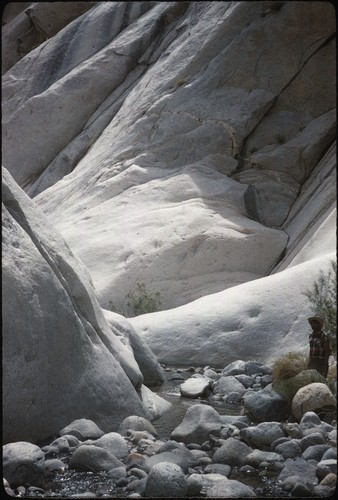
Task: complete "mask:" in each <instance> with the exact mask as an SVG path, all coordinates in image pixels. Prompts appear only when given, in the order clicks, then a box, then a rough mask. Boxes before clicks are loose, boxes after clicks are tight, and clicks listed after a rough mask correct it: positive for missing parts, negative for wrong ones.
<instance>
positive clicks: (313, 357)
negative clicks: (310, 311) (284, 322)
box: [308, 316, 331, 378]
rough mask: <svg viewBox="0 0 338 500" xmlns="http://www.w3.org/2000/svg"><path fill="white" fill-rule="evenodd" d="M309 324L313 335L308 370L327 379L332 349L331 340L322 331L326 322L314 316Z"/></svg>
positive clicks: (310, 339)
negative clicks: (314, 371)
mask: <svg viewBox="0 0 338 500" xmlns="http://www.w3.org/2000/svg"><path fill="white" fill-rule="evenodd" d="M308 322H309V323H310V326H311V328H312V333H311V334H310V337H309V343H310V357H309V363H308V369H314V370H317V372H318V373H320V374H321V375H323V377H325V378H326V377H327V372H328V369H329V356H330V352H331V349H330V341H329V338H328V336H327V335H326V333H324V332H323V330H322V328H323V324H324V320H323V318H320V317H319V316H312V317H311V318H308Z"/></svg>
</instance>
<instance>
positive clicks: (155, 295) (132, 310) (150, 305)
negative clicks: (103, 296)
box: [109, 282, 162, 318]
mask: <svg viewBox="0 0 338 500" xmlns="http://www.w3.org/2000/svg"><path fill="white" fill-rule="evenodd" d="M124 303H125V305H124V306H123V307H122V308H120V307H116V306H115V305H114V304H113V302H112V301H111V300H110V301H109V304H110V310H111V311H113V312H116V313H118V314H121V315H122V316H125V317H126V318H130V317H132V316H140V315H141V314H147V313H151V312H156V311H159V309H160V306H161V304H162V300H161V294H160V292H151V291H150V290H147V289H146V286H145V284H144V283H139V282H137V283H136V290H134V291H130V292H128V293H127V295H126V298H125V301H124Z"/></svg>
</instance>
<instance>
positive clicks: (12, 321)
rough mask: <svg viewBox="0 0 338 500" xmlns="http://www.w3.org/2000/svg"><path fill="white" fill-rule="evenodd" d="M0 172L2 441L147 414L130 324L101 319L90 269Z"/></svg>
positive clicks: (149, 363)
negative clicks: (130, 341) (81, 422)
mask: <svg viewBox="0 0 338 500" xmlns="http://www.w3.org/2000/svg"><path fill="white" fill-rule="evenodd" d="M2 174H3V183H2V187H3V190H2V201H3V214H2V216H3V219H2V220H3V245H2V271H3V272H2V298H3V301H2V312H3V321H2V333H3V337H2V338H3V364H2V375H3V379H2V382H3V386H2V387H3V439H4V441H5V442H8V441H15V440H29V441H33V442H34V441H35V440H37V439H40V440H41V439H44V438H47V437H49V436H51V435H53V433H58V432H59V431H60V429H62V428H63V427H64V426H65V425H68V424H69V423H70V422H71V421H72V420H75V419H77V418H89V419H92V420H94V421H95V422H96V423H97V424H98V425H99V426H100V427H101V428H102V429H105V430H106V431H107V432H108V431H109V430H116V429H117V427H118V425H119V423H120V422H121V421H122V420H123V418H125V417H126V416H129V415H131V414H136V415H141V416H148V413H147V410H146V408H145V407H144V405H143V403H142V400H141V397H140V394H139V391H140V390H141V388H142V384H143V381H144V377H143V375H142V372H141V371H140V368H139V365H138V364H137V362H136V361H135V358H134V355H133V350H132V349H130V348H128V346H127V345H126V343H125V342H122V341H121V338H123V339H124V338H125V336H126V335H127V336H128V325H124V326H123V328H122V327H121V326H120V325H119V324H118V323H117V324H113V325H109V324H108V323H107V321H106V320H105V317H104V315H103V312H102V309H101V308H100V307H99V305H98V303H97V300H96V297H95V294H94V290H93V287H92V284H91V281H90V278H89V276H88V273H87V271H86V269H85V268H84V267H83V265H82V264H81V263H80V262H79V261H78V260H77V259H76V258H75V257H74V256H73V254H72V253H71V251H70V250H69V248H68V246H67V245H66V244H65V242H64V241H63V239H62V237H61V236H60V235H59V233H58V232H57V231H55V229H54V228H53V227H52V226H51V225H50V223H49V222H48V220H47V219H46V217H45V216H44V214H42V213H41V212H40V210H39V209H38V208H37V207H36V206H35V205H34V203H33V202H32V201H31V200H30V199H29V198H28V196H27V195H26V194H25V193H23V192H22V191H21V189H20V188H19V187H18V186H17V185H16V183H15V181H14V180H13V178H12V177H11V176H10V174H9V173H8V172H7V171H6V170H3V172H2ZM129 330H131V331H132V328H131V327H130V326H129ZM131 333H132V335H133V337H134V336H135V335H136V334H135V333H133V332H131ZM140 342H141V341H140ZM147 349H148V348H147V347H145V348H143V346H142V345H140V346H139V348H138V357H142V356H143V366H144V368H145V370H146V373H147V378H148V382H149V380H150V379H151V378H152V380H153V381H154V382H156V381H157V382H160V381H161V369H160V367H159V365H158V364H157V362H156V361H155V359H151V358H150V357H149V356H148V351H147ZM162 377H163V376H162ZM162 380H163V378H162Z"/></svg>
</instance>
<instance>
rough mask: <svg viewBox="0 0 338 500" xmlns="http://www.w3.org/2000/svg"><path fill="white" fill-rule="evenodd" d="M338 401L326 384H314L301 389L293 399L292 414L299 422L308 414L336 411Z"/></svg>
mask: <svg viewBox="0 0 338 500" xmlns="http://www.w3.org/2000/svg"><path fill="white" fill-rule="evenodd" d="M336 407H337V400H336V398H335V397H334V396H333V394H332V392H331V391H330V389H329V388H328V386H327V385H326V384H322V383H320V382H314V383H312V384H308V385H306V386H305V387H301V388H300V389H299V390H298V391H297V392H296V394H295V396H294V397H293V399H292V414H293V416H294V417H295V418H296V419H297V420H298V421H299V420H301V418H302V416H303V415H304V414H305V413H307V412H311V411H314V412H319V411H321V410H323V409H324V408H325V409H331V410H334V409H335V408H336Z"/></svg>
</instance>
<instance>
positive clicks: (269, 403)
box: [243, 386, 290, 422]
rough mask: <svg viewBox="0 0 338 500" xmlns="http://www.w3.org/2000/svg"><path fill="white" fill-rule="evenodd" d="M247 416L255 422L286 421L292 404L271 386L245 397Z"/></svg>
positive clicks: (246, 394) (250, 392)
mask: <svg viewBox="0 0 338 500" xmlns="http://www.w3.org/2000/svg"><path fill="white" fill-rule="evenodd" d="M243 400H244V402H243V407H244V412H245V414H246V415H247V416H248V417H249V418H250V419H251V420H253V421H254V422H273V421H281V420H285V419H286V418H287V417H288V416H289V413H290V404H289V402H288V401H287V399H286V398H284V397H283V396H282V395H281V394H278V393H277V392H275V391H274V390H273V389H272V387H271V386H267V387H264V389H261V390H260V391H257V392H255V391H248V392H247V393H245V394H244V397H243Z"/></svg>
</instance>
